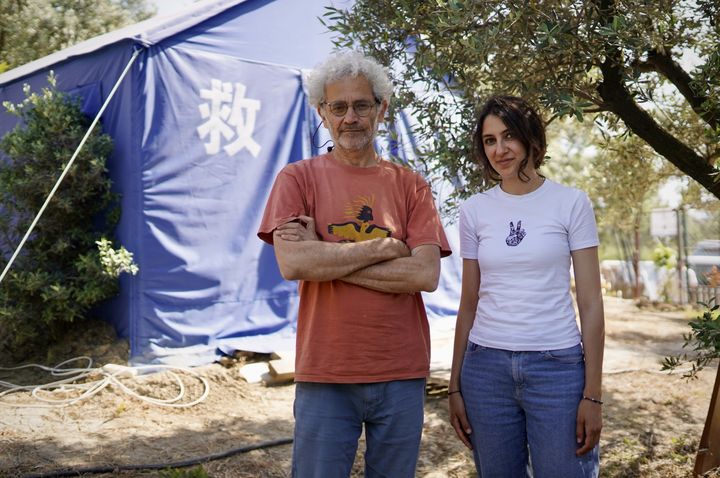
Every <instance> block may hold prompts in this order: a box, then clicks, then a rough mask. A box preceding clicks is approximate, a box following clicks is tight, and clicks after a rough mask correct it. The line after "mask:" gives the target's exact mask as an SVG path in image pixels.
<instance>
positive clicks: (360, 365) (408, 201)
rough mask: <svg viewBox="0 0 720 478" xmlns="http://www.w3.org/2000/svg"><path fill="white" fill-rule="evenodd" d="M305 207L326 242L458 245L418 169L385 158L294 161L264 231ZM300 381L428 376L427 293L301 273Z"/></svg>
mask: <svg viewBox="0 0 720 478" xmlns="http://www.w3.org/2000/svg"><path fill="white" fill-rule="evenodd" d="M299 215H306V216H311V217H313V218H314V219H315V228H316V232H317V235H318V237H319V238H320V239H321V240H323V241H331V242H357V241H364V240H369V239H374V238H377V237H390V236H391V237H394V238H396V239H400V240H402V241H403V242H405V244H407V246H408V247H409V248H410V249H413V248H415V247H417V246H420V245H427V244H431V245H436V246H438V247H439V248H440V251H441V256H443V257H444V256H447V255H449V254H450V247H449V245H448V242H447V238H446V237H445V233H444V231H443V228H442V224H441V222H440V217H439V216H438V213H437V210H436V208H435V202H434V200H433V196H432V191H431V190H430V187H429V186H428V184H427V183H426V182H425V180H424V179H423V178H422V177H420V175H418V174H417V173H415V172H413V171H411V170H410V169H408V168H405V167H403V166H400V165H397V164H394V163H391V162H388V161H384V160H381V161H380V163H379V164H378V165H377V166H375V167H370V168H357V167H353V166H350V165H347V164H345V163H342V162H340V161H338V160H336V159H334V157H333V155H332V154H331V153H330V154H325V155H322V156H317V157H315V158H311V159H306V160H303V161H299V162H297V163H292V164H289V165H288V166H286V167H285V168H284V169H283V170H282V171H281V172H280V174H279V175H278V177H277V178H276V180H275V184H274V185H273V188H272V191H271V193H270V198H269V199H268V203H267V205H266V207H265V213H264V215H263V219H262V223H261V225H260V229H259V231H258V236H259V237H260V238H261V239H262V240H264V241H266V242H268V243H270V244H272V240H273V239H272V234H273V231H274V230H275V229H276V228H277V227H278V226H280V225H281V224H284V223H286V222H289V221H291V220H293V219H294V218H295V217H297V216H299ZM299 291H300V307H299V311H298V324H297V346H296V355H295V356H296V364H295V380H296V381H300V382H326V383H369V382H382V381H388V380H401V379H412V378H422V377H426V376H427V375H428V371H429V365H430V335H429V327H428V322H427V316H426V315H425V306H424V304H423V301H422V296H421V294H420V293H419V292H418V293H414V294H389V293H385V292H378V291H374V290H371V289H367V288H364V287H360V286H356V285H353V284H348V283H346V282H343V281H340V280H333V281H325V282H313V281H300V284H299Z"/></svg>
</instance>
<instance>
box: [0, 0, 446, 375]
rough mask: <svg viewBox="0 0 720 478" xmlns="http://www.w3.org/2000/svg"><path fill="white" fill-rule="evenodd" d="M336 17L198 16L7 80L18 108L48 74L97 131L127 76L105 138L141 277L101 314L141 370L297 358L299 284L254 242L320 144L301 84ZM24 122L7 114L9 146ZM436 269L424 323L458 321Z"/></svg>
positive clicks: (228, 7) (75, 51) (267, 1)
mask: <svg viewBox="0 0 720 478" xmlns="http://www.w3.org/2000/svg"><path fill="white" fill-rule="evenodd" d="M331 3H334V5H335V6H346V5H347V4H348V1H346V0H343V1H339V0H336V1H334V2H332V1H331V0H304V1H302V2H299V1H297V0H210V1H204V2H199V3H197V4H193V5H192V6H191V7H190V8H188V9H187V10H185V11H184V12H182V13H179V14H177V15H173V16H169V17H165V18H161V17H156V18H153V19H150V20H147V21H145V22H142V23H139V24H136V25H133V26H130V27H128V28H124V29H121V30H118V31H115V32H112V33H109V34H106V35H102V36H100V37H97V38H94V39H92V40H89V41H86V42H84V43H81V44H79V45H76V46H74V47H71V48H68V49H65V50H63V51H61V52H58V53H55V54H52V55H49V56H47V57H45V58H42V59H40V60H37V61H34V62H32V63H29V64H27V65H24V66H22V67H19V68H16V69H14V70H11V71H9V72H6V73H5V74H2V75H0V100H2V101H5V100H10V101H12V102H19V101H20V100H21V99H22V98H23V97H24V95H23V92H22V88H23V84H26V83H27V84H29V85H30V86H31V87H32V89H33V90H35V91H37V90H39V89H40V88H42V87H43V86H45V85H46V84H47V80H46V79H47V75H48V73H49V71H50V70H54V71H55V73H56V75H57V80H58V87H59V88H60V89H61V90H63V91H68V92H72V93H74V94H77V95H79V96H80V97H81V98H82V104H83V109H84V111H85V112H86V113H87V114H89V115H93V116H94V115H95V114H96V113H97V112H98V111H99V110H100V107H101V105H102V104H103V102H104V101H105V100H106V98H107V97H108V94H109V92H110V91H111V89H112V88H113V86H114V85H115V83H116V81H117V80H118V78H119V77H120V75H121V72H122V71H123V70H124V69H125V68H126V66H127V65H128V64H129V63H132V64H131V66H130V70H129V73H128V75H127V76H126V77H125V79H124V80H123V81H122V82H121V84H120V86H119V89H118V91H117V93H116V95H115V97H114V98H112V100H111V101H110V102H109V104H108V106H107V109H106V110H105V112H104V113H103V115H102V128H103V130H104V131H105V132H106V133H108V134H110V135H111V136H112V138H113V140H114V144H115V150H114V152H113V155H112V157H111V158H110V161H109V164H108V166H109V169H110V175H111V178H112V180H113V182H114V188H115V189H116V190H117V191H118V192H120V193H121V197H122V200H121V206H122V218H121V222H120V224H119V227H118V238H119V240H120V242H121V243H122V244H123V245H124V246H125V247H126V248H127V249H128V250H130V251H131V252H133V254H134V257H135V261H136V262H137V263H138V264H139V266H140V272H139V274H138V275H136V276H125V277H123V278H122V281H121V294H120V296H119V297H118V298H117V299H115V300H113V301H112V303H111V304H109V305H108V306H107V307H106V308H105V312H106V314H107V316H108V318H109V319H110V320H111V321H112V322H113V324H114V325H115V327H116V329H117V330H118V332H119V333H120V335H122V336H126V337H128V338H129V342H130V350H131V360H132V361H133V362H135V363H152V362H155V363H173V364H201V363H207V362H210V361H212V360H214V359H215V358H216V357H217V355H218V354H219V353H221V352H226V353H227V352H231V351H232V350H236V349H243V350H255V351H264V352H269V351H272V350H280V349H290V348H293V347H294V343H293V340H294V331H295V328H294V325H295V321H296V316H295V311H296V305H297V304H296V302H297V287H296V284H295V283H293V282H286V281H284V280H283V279H282V277H281V276H280V274H279V272H278V268H277V264H276V263H275V257H274V254H273V251H272V248H271V247H268V246H267V245H265V244H263V243H262V242H261V241H260V240H259V239H257V237H256V235H255V232H256V230H257V226H258V224H259V221H260V217H261V214H262V211H263V207H264V204H265V201H266V199H267V195H268V194H269V190H270V187H271V185H272V183H273V180H274V178H275V176H276V174H277V173H278V172H279V171H280V169H281V168H282V167H283V166H285V165H286V164H287V163H289V162H292V161H297V160H300V159H302V158H305V157H309V156H311V155H314V154H317V153H318V152H320V151H321V148H320V145H321V144H322V143H323V142H324V141H325V140H326V139H327V137H326V133H325V131H324V129H322V128H321V129H320V131H317V134H316V135H315V136H314V137H313V133H314V132H316V129H317V127H318V126H319V123H318V121H317V117H316V114H315V112H314V111H313V110H312V108H310V107H309V105H308V104H307V101H306V94H305V91H304V89H303V72H304V69H307V68H311V67H312V66H314V65H316V64H317V63H319V62H320V61H322V59H323V58H324V57H325V56H326V55H327V54H328V53H329V52H330V51H331V50H332V43H331V37H330V34H329V33H327V32H326V30H325V27H324V26H323V25H322V24H321V23H320V21H319V20H318V17H320V16H321V15H322V14H323V13H324V12H325V9H324V7H325V5H328V4H331ZM136 52H137V55H135V59H134V60H133V61H131V60H132V59H133V57H134V54H135V53H136ZM16 121H17V118H16V117H14V116H11V115H9V114H7V113H5V112H3V113H0V136H1V135H4V134H5V133H6V132H7V131H9V130H10V129H11V128H12V127H14V126H15V124H16ZM409 124H410V122H409V120H408V118H407V117H405V116H401V117H400V120H399V121H397V122H396V124H395V125H393V127H394V128H396V130H397V132H398V133H399V135H400V138H403V140H402V141H401V142H400V143H399V144H398V143H394V144H392V145H384V146H382V145H381V146H380V147H381V148H385V149H386V150H387V148H392V152H393V153H394V154H396V155H398V156H399V157H402V158H406V159H408V160H410V159H411V151H412V142H411V139H412V135H411V134H410V126H409ZM322 151H324V149H322ZM448 235H449V236H450V239H451V240H453V239H455V238H454V237H453V236H454V234H452V233H450V234H448ZM443 268H444V271H443V280H442V285H441V288H440V290H439V291H438V292H435V293H433V294H430V295H428V296H426V301H427V304H428V308H429V312H430V315H431V316H448V315H454V313H455V310H456V307H457V299H458V289H459V279H458V277H459V271H458V266H457V258H456V259H455V260H454V262H453V261H448V260H444V261H443Z"/></svg>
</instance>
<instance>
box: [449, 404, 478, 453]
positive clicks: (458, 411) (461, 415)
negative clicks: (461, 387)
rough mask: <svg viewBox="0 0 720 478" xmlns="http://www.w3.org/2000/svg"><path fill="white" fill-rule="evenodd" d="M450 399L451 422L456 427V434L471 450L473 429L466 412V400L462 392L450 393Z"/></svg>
mask: <svg viewBox="0 0 720 478" xmlns="http://www.w3.org/2000/svg"><path fill="white" fill-rule="evenodd" d="M448 400H449V401H450V423H451V424H452V426H453V428H454V429H455V434H456V435H457V436H458V438H459V439H460V441H461V442H463V444H464V445H465V446H466V447H468V449H469V450H472V443H470V434H471V433H472V429H471V428H470V422H468V419H467V414H466V413H465V402H464V401H463V398H462V394H461V393H460V392H458V393H453V394H451V395H448Z"/></svg>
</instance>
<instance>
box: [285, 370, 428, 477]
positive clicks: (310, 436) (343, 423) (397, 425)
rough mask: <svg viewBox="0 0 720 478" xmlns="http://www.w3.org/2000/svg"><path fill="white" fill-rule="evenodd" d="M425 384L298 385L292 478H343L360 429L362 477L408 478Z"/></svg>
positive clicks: (417, 444)
mask: <svg viewBox="0 0 720 478" xmlns="http://www.w3.org/2000/svg"><path fill="white" fill-rule="evenodd" d="M424 399H425V379H416V380H397V381H392V382H380V383H367V384H333V383H311V382H298V383H297V385H296V386H295V405H294V414H295V442H294V444H293V463H292V476H293V477H295V478H346V477H348V476H349V475H350V470H351V469H352V465H353V462H354V461H355V453H356V452H357V447H358V439H359V438H360V434H361V432H362V428H363V424H364V425H365V441H366V444H367V450H366V452H365V476H366V477H369V478H370V477H372V478H374V477H387V478H413V477H414V476H415V466H416V464H417V459H418V453H419V450H420V438H421V435H422V427H423V405H424Z"/></svg>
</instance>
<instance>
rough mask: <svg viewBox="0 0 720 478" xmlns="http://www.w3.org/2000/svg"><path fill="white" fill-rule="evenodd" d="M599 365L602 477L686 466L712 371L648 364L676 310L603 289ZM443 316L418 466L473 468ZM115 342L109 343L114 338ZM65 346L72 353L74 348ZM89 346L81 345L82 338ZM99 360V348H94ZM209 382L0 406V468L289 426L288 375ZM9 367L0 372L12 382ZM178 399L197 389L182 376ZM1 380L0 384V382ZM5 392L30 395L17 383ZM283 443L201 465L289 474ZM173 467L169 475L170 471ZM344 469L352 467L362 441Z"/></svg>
mask: <svg viewBox="0 0 720 478" xmlns="http://www.w3.org/2000/svg"><path fill="white" fill-rule="evenodd" d="M605 307H606V309H605V310H606V317H607V319H606V320H607V325H606V329H607V345H606V360H605V367H604V368H605V374H604V399H605V405H604V410H605V412H604V413H605V415H604V419H605V428H604V430H603V438H602V442H601V446H602V452H601V454H602V473H601V476H604V477H649V478H668V477H685V476H690V472H691V470H692V464H693V461H694V457H695V455H694V453H695V450H696V448H697V442H698V440H699V437H700V434H701V432H702V428H703V424H704V420H705V416H706V414H707V407H708V403H709V400H710V393H711V390H712V385H713V380H714V370H708V371H704V372H702V373H701V375H700V378H699V379H698V380H695V381H691V382H687V381H685V380H683V379H681V378H680V377H679V375H677V374H676V375H672V376H669V375H667V374H665V373H660V371H659V369H660V365H659V362H660V360H661V359H662V358H663V357H664V356H666V355H669V354H675V353H679V352H681V351H682V342H683V339H682V334H683V333H686V332H687V331H688V327H687V321H688V320H689V317H690V316H689V315H688V313H687V312H684V311H674V312H658V311H654V310H640V309H638V308H637V307H635V306H634V305H633V304H632V302H630V301H628V300H621V299H615V298H606V303H605ZM452 322H453V321H452V320H448V321H447V322H444V323H441V324H435V326H434V327H433V331H432V336H433V363H432V369H433V373H432V377H431V380H430V382H429V387H428V390H429V394H428V397H427V401H426V407H425V408H426V418H425V429H424V435H423V442H422V449H421V457H420V461H419V464H418V471H417V476H418V477H424V478H441V477H469V476H473V466H472V463H471V457H470V454H469V452H468V451H467V450H465V449H464V448H463V447H462V445H461V444H460V442H459V441H458V440H456V439H455V437H454V433H453V432H452V429H451V428H450V426H449V424H448V420H447V396H446V389H444V388H443V385H444V384H446V383H447V382H446V380H447V376H448V372H449V364H450V357H451V355H452V329H453V324H452ZM123 346H124V345H123V344H122V343H119V344H117V347H120V348H122V347H123ZM78 349H82V347H79V348H78V347H76V350H74V351H73V352H74V353H82V352H84V351H83V350H78ZM90 350H93V348H90ZM101 360H102V358H101ZM196 371H197V372H199V373H200V374H201V375H202V376H203V377H204V378H205V379H206V380H207V381H208V383H209V384H210V393H209V395H208V396H207V398H206V399H205V400H204V401H202V402H201V403H200V404H198V405H195V406H193V407H190V408H165V407H159V406H157V405H152V404H148V403H144V402H141V401H139V400H137V399H135V398H132V397H130V396H129V395H127V394H125V393H122V392H121V391H119V390H118V389H117V388H112V387H108V388H106V389H104V390H102V391H100V392H99V393H98V394H97V395H95V396H93V397H92V398H88V399H86V400H83V401H81V402H79V403H77V404H74V405H70V406H67V407H63V408H38V407H21V406H3V405H0V477H6V476H7V477H22V476H27V475H28V474H31V473H40V472H48V471H51V470H58V469H64V468H87V467H103V466H117V465H128V464H159V463H171V462H177V461H183V460H188V459H192V458H195V457H201V456H206V455H210V454H215V453H220V452H225V451H228V450H232V449H235V448H238V447H242V446H245V445H250V444H256V443H262V442H267V441H270V440H277V439H281V438H288V437H291V436H292V423H293V419H292V401H293V394H294V386H293V385H284V386H276V387H263V386H262V385H258V384H248V383H245V382H244V381H243V380H242V379H240V377H239V366H238V365H237V364H235V365H232V366H230V367H223V366H221V365H219V364H213V365H210V366H206V367H201V368H199V369H196ZM12 378H15V379H17V378H18V376H17V374H16V376H15V377H13V376H12V375H8V374H5V375H4V376H0V380H6V381H11V382H12V381H13V380H12ZM126 383H128V385H130V386H132V387H133V388H135V389H136V390H138V391H139V392H140V393H144V394H150V395H153V396H156V397H164V398H170V397H172V396H174V395H175V394H176V393H177V387H176V385H174V382H173V380H172V378H171V377H170V375H169V374H168V373H167V372H162V373H154V374H147V375H142V376H138V377H136V378H134V379H128V380H126ZM187 384H188V385H187V390H186V398H185V400H186V401H189V400H193V399H195V398H197V397H199V396H200V395H201V394H202V391H203V387H202V384H201V383H200V382H199V381H197V380H195V379H191V378H190V380H187ZM0 390H1V389H0ZM3 399H5V400H12V401H15V402H16V403H17V404H18V405H29V404H35V405H36V404H37V403H38V402H37V400H35V399H34V398H32V397H31V396H30V395H29V394H28V393H26V392H22V393H16V394H13V395H12V396H11V397H10V398H8V397H4V398H3ZM291 451H292V446H291V445H282V446H275V447H272V448H267V449H261V450H255V451H251V452H248V453H240V454H234V455H232V456H230V457H228V458H224V459H219V460H213V461H210V462H208V463H206V464H204V465H203V469H204V471H205V472H206V473H207V474H208V476H210V477H213V478H225V477H228V478H242V477H248V478H250V477H252V478H262V477H283V476H289V468H290V456H291ZM83 476H100V477H110V476H122V477H155V476H157V477H163V476H169V475H167V474H166V473H163V472H162V471H127V472H117V471H116V472H114V473H104V474H93V475H90V474H88V475H83ZM175 476H178V475H175ZM353 476H354V477H359V476H362V444H361V447H360V450H359V451H358V459H357V460H356V464H355V467H354V470H353Z"/></svg>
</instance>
